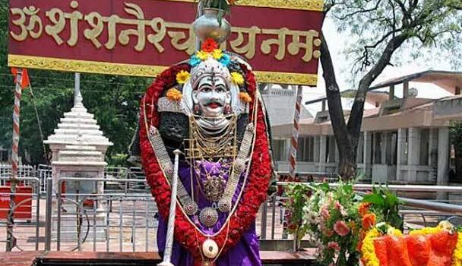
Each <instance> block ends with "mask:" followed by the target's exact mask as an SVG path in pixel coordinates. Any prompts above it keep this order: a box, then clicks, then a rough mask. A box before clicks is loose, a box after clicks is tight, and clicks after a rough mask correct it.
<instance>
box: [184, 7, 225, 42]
mask: <svg viewBox="0 0 464 266" xmlns="http://www.w3.org/2000/svg"><path fill="white" fill-rule="evenodd" d="M219 15H221V16H220V17H221V25H219V21H218V16H219ZM224 15H225V11H224V10H219V9H214V8H205V9H203V15H201V16H200V17H199V18H197V19H196V20H195V21H194V22H193V30H194V32H195V35H196V36H197V37H198V38H199V39H200V40H202V41H204V40H205V39H207V38H212V39H213V40H215V41H216V42H217V43H222V42H224V41H225V40H227V38H229V36H230V24H229V22H227V20H226V19H225V18H224Z"/></svg>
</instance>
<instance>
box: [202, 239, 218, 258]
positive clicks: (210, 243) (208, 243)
mask: <svg viewBox="0 0 464 266" xmlns="http://www.w3.org/2000/svg"><path fill="white" fill-rule="evenodd" d="M201 250H202V251H203V255H205V257H207V258H208V259H214V258H216V256H217V255H218V252H219V247H218V245H217V244H216V241H214V240H212V239H206V240H205V242H203V245H202V247H201Z"/></svg>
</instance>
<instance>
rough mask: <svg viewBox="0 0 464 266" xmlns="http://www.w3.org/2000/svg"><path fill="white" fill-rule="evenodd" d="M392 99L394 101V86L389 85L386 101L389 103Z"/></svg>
mask: <svg viewBox="0 0 464 266" xmlns="http://www.w3.org/2000/svg"><path fill="white" fill-rule="evenodd" d="M393 99H395V85H391V86H390V90H389V91H388V100H389V101H391V100H393Z"/></svg>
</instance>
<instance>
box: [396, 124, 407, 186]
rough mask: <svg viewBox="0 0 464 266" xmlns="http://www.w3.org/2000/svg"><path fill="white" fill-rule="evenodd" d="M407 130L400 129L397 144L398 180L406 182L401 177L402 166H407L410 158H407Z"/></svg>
mask: <svg viewBox="0 0 464 266" xmlns="http://www.w3.org/2000/svg"><path fill="white" fill-rule="evenodd" d="M406 130H407V129H406V128H399V129H398V141H397V142H396V145H398V147H397V154H396V180H397V181H405V178H404V177H403V176H402V175H401V166H402V165H406V164H407V162H408V160H407V159H408V158H407V157H406V139H407V138H406Z"/></svg>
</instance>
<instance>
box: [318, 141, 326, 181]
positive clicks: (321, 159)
mask: <svg viewBox="0 0 464 266" xmlns="http://www.w3.org/2000/svg"><path fill="white" fill-rule="evenodd" d="M326 145H327V136H321V140H320V141H319V151H320V152H319V172H325V164H326V162H327V161H326V156H327V146H326Z"/></svg>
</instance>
